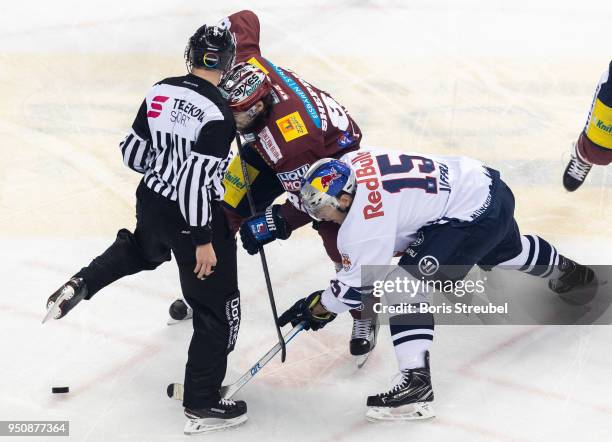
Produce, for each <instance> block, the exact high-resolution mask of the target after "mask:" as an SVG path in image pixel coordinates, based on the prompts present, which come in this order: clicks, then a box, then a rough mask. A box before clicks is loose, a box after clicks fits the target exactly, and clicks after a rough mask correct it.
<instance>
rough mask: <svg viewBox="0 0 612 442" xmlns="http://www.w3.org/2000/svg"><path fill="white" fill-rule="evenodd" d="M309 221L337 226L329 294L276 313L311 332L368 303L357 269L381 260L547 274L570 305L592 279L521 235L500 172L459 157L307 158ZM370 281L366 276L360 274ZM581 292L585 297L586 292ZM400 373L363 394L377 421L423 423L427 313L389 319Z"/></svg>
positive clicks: (450, 276)
mask: <svg viewBox="0 0 612 442" xmlns="http://www.w3.org/2000/svg"><path fill="white" fill-rule="evenodd" d="M300 194H301V197H302V201H303V204H304V206H305V207H306V209H307V211H308V213H309V214H310V215H311V216H312V217H313V218H315V219H322V220H328V221H334V222H336V223H338V224H341V226H340V230H339V232H338V250H339V251H340V253H341V254H342V256H343V258H344V259H343V261H344V268H343V269H342V270H340V271H339V272H338V273H337V275H336V279H334V280H333V281H332V282H331V284H330V286H329V287H328V288H327V289H326V290H321V291H317V292H315V293H313V294H311V295H309V296H308V297H306V298H304V299H301V300H300V301H298V302H297V303H296V304H295V305H294V306H293V307H291V308H290V309H289V310H287V311H286V312H285V313H284V314H283V315H282V316H281V317H280V318H279V322H280V324H281V325H285V324H287V323H288V322H291V323H292V324H294V325H295V324H297V323H299V322H301V321H305V322H306V327H308V328H311V329H313V330H317V329H319V328H321V327H323V326H324V325H325V324H327V322H330V321H331V320H333V319H334V317H335V316H336V315H337V314H338V313H342V312H345V311H347V310H349V309H351V308H364V305H365V303H366V302H367V300H368V299H369V296H370V295H371V293H372V287H371V286H369V285H368V284H365V283H364V279H362V278H363V276H364V275H363V274H362V266H364V265H387V264H389V263H390V262H391V259H392V257H393V256H394V255H396V254H398V253H399V254H401V256H402V258H401V259H400V261H399V263H400V264H401V265H405V266H407V267H406V269H408V271H409V272H410V273H412V274H413V276H414V277H416V278H423V276H424V275H428V276H429V277H430V278H431V279H436V280H444V281H458V280H461V279H463V278H464V277H465V276H466V275H467V273H468V272H469V270H470V269H471V268H472V267H473V266H474V265H479V266H481V267H483V268H485V269H487V268H492V267H493V266H497V265H505V266H513V268H517V269H518V270H522V271H525V272H527V273H529V274H532V275H534V276H540V277H543V278H548V279H549V287H550V289H551V290H553V291H555V292H556V293H558V294H560V296H561V297H564V299H566V300H567V301H569V302H572V303H576V302H578V303H586V302H588V301H590V299H587V298H586V297H583V298H580V297H576V296H577V295H576V291H575V290H572V289H575V288H577V287H583V286H585V285H593V284H594V283H595V275H594V272H593V271H592V270H591V269H590V268H588V267H586V266H583V265H580V264H577V263H576V262H574V261H572V260H570V259H568V258H566V257H564V256H562V255H560V254H558V253H557V251H556V250H555V248H554V247H552V246H551V245H550V244H549V243H548V242H546V241H545V240H543V239H542V238H539V237H537V236H531V235H523V236H521V234H520V232H519V229H518V226H517V224H516V221H515V220H514V196H513V195H512V192H511V191H510V189H509V188H508V187H507V186H506V184H505V183H504V182H503V181H502V180H501V179H500V176H499V172H497V171H496V170H493V169H490V168H487V167H485V166H484V165H483V164H482V163H480V162H478V161H475V160H472V159H469V158H464V157H443V156H430V155H426V156H424V155H421V154H415V153H406V152H393V151H378V150H361V151H357V152H351V153H349V154H346V155H344V156H343V157H341V158H340V160H334V159H330V158H326V159H322V160H319V161H318V162H316V163H315V164H313V165H312V166H311V167H310V169H309V170H308V172H307V173H306V175H305V176H304V178H303V180H302V188H301V190H300ZM365 280H366V281H368V282H369V281H370V280H369V279H365ZM581 296H584V294H583V293H582V294H581ZM389 323H390V331H391V338H392V340H393V345H394V348H395V353H396V357H397V361H398V365H399V368H400V371H401V379H400V381H399V383H398V384H397V385H395V386H394V387H393V388H392V389H391V390H390V391H388V392H386V393H381V394H378V395H374V396H369V397H368V400H367V405H368V411H367V414H366V416H367V417H368V418H369V419H373V420H398V419H424V418H427V417H432V416H433V415H434V412H433V409H432V407H431V404H430V403H431V402H432V401H433V390H432V387H431V378H430V370H429V351H428V350H429V346H430V344H431V342H432V340H433V334H434V318H433V315H432V314H430V313H419V312H415V313H402V314H397V315H395V316H392V317H390V319H389Z"/></svg>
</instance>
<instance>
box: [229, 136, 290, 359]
mask: <svg viewBox="0 0 612 442" xmlns="http://www.w3.org/2000/svg"><path fill="white" fill-rule="evenodd" d="M236 144H238V154H239V155H240V167H241V168H242V176H243V177H244V184H245V186H246V194H247V199H248V201H249V208H250V210H251V216H253V215H255V202H254V201H253V195H252V194H251V180H250V178H249V171H248V170H247V165H246V162H245V160H244V149H243V148H242V141H241V140H240V135H238V133H236ZM259 256H260V257H261V266H262V267H263V271H264V277H265V278H266V287H267V289H268V298H269V299H270V307H272V316H273V317H274V326H275V327H276V334H277V335H278V343H279V344H280V348H281V351H282V353H281V362H285V359H286V358H287V348H286V346H285V340H284V339H283V334H282V332H281V330H280V327H279V326H278V313H277V312H276V302H275V301H274V293H273V292H272V282H271V281H270V272H269V271H268V261H267V260H266V254H265V252H264V249H263V246H260V247H259Z"/></svg>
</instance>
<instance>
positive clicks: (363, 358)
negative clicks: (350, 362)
mask: <svg viewBox="0 0 612 442" xmlns="http://www.w3.org/2000/svg"><path fill="white" fill-rule="evenodd" d="M370 353H372V350H370V351H369V352H368V353H366V354H364V355H359V356H353V357H354V358H355V364H357V368H358V369H359V368H361V367H363V366H364V365H365V363H366V362H368V359H369V358H370Z"/></svg>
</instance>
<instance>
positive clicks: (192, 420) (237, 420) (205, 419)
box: [184, 399, 247, 434]
mask: <svg viewBox="0 0 612 442" xmlns="http://www.w3.org/2000/svg"><path fill="white" fill-rule="evenodd" d="M185 416H187V417H188V418H189V420H188V421H187V423H186V424H185V430H184V432H185V434H199V433H210V432H212V431H219V430H226V429H228V428H232V427H235V426H238V425H241V424H243V423H245V422H246V420H247V406H246V402H244V401H230V400H229V399H220V400H219V403H218V404H217V405H214V406H212V407H208V408H200V409H197V410H192V409H189V408H185Z"/></svg>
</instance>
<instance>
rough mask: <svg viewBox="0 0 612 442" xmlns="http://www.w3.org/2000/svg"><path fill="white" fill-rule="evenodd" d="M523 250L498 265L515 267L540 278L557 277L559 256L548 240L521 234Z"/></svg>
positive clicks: (559, 274)
mask: <svg viewBox="0 0 612 442" xmlns="http://www.w3.org/2000/svg"><path fill="white" fill-rule="evenodd" d="M521 243H522V245H523V250H522V251H521V253H519V254H518V255H517V256H515V257H514V258H512V259H509V260H508V261H505V262H502V263H501V264H499V265H500V266H512V267H516V270H519V271H521V272H525V273H528V274H530V275H533V276H539V277H540V278H550V279H554V278H558V277H559V276H561V273H562V272H561V270H560V269H559V259H560V256H561V255H559V253H558V252H557V249H555V248H554V247H553V246H552V245H551V244H550V243H549V242H548V241H546V240H544V239H542V238H540V237H539V236H536V235H521Z"/></svg>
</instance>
